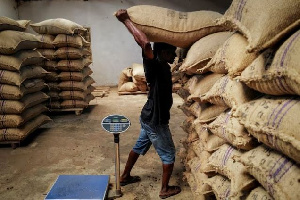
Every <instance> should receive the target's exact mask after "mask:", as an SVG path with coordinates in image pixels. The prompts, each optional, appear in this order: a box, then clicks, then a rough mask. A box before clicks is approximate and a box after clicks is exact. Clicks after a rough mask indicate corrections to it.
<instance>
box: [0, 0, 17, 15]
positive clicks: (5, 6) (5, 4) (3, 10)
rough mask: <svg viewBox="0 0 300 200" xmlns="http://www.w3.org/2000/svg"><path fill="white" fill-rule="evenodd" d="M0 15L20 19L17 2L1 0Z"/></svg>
mask: <svg viewBox="0 0 300 200" xmlns="http://www.w3.org/2000/svg"><path fill="white" fill-rule="evenodd" d="M0 16H6V17H9V18H12V19H18V12H17V4H16V2H15V1H13V0H0Z"/></svg>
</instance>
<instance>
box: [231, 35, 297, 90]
mask: <svg viewBox="0 0 300 200" xmlns="http://www.w3.org/2000/svg"><path fill="white" fill-rule="evenodd" d="M299 36H300V30H299V31H297V32H296V33H294V34H293V35H292V36H291V37H290V38H289V39H288V40H286V41H285V42H284V43H283V44H282V45H281V46H280V48H279V49H278V50H277V51H276V52H275V51H272V50H270V49H269V50H266V51H265V52H263V53H262V54H261V55H259V57H258V58H257V59H256V60H255V61H254V62H252V63H251V64H250V65H249V66H248V67H247V68H246V69H245V70H244V71H243V72H242V74H241V76H240V77H237V79H240V80H241V81H243V82H244V83H246V85H247V86H249V87H251V88H253V89H255V90H257V91H260V92H262V93H265V94H271V95H284V94H297V95H300V78H299V75H300V68H299V62H300V58H299V52H300V37H299ZM274 54H275V55H274Z"/></svg>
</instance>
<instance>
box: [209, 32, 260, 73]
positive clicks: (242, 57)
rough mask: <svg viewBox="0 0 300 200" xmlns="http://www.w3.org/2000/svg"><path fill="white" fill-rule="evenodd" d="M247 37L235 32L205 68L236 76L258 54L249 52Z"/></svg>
mask: <svg viewBox="0 0 300 200" xmlns="http://www.w3.org/2000/svg"><path fill="white" fill-rule="evenodd" d="M247 45H248V42H247V39H246V38H245V37H244V36H243V35H241V34H239V33H235V34H233V35H232V36H231V37H230V38H228V39H227V40H226V42H225V43H224V44H223V45H222V46H221V47H220V48H219V49H218V51H217V52H216V54H215V55H214V57H213V58H212V59H211V60H210V61H209V62H208V64H207V65H206V66H205V67H204V70H209V71H212V72H215V73H222V74H227V73H228V75H229V76H230V77H235V76H238V75H240V74H241V72H242V71H243V70H244V69H245V68H246V67H247V66H248V65H249V64H251V62H252V61H253V60H254V59H255V58H256V57H257V56H258V54H257V53H248V52H247V50H246V46H247Z"/></svg>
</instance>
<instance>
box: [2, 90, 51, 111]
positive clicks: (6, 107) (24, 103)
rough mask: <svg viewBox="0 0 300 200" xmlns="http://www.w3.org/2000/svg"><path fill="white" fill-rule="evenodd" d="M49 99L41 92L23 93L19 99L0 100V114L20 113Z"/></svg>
mask: <svg viewBox="0 0 300 200" xmlns="http://www.w3.org/2000/svg"><path fill="white" fill-rule="evenodd" d="M47 99H49V97H48V96H47V95H46V94H45V93H43V92H35V93H32V94H27V95H25V96H24V97H23V98H22V99H21V100H18V101H15V100H0V114H21V113H22V112H23V111H24V110H26V109H28V108H30V107H32V106H35V105H37V104H40V103H42V102H44V101H46V100H47Z"/></svg>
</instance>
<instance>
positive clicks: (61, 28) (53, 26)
mask: <svg viewBox="0 0 300 200" xmlns="http://www.w3.org/2000/svg"><path fill="white" fill-rule="evenodd" d="M30 26H31V28H32V29H33V30H34V31H35V32H37V33H40V34H50V35H57V34H60V33H62V34H74V33H84V32H86V29H85V28H83V26H81V25H79V24H77V23H75V22H72V21H70V20H67V19H63V18H57V19H48V20H45V21H41V22H39V23H35V24H30Z"/></svg>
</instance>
